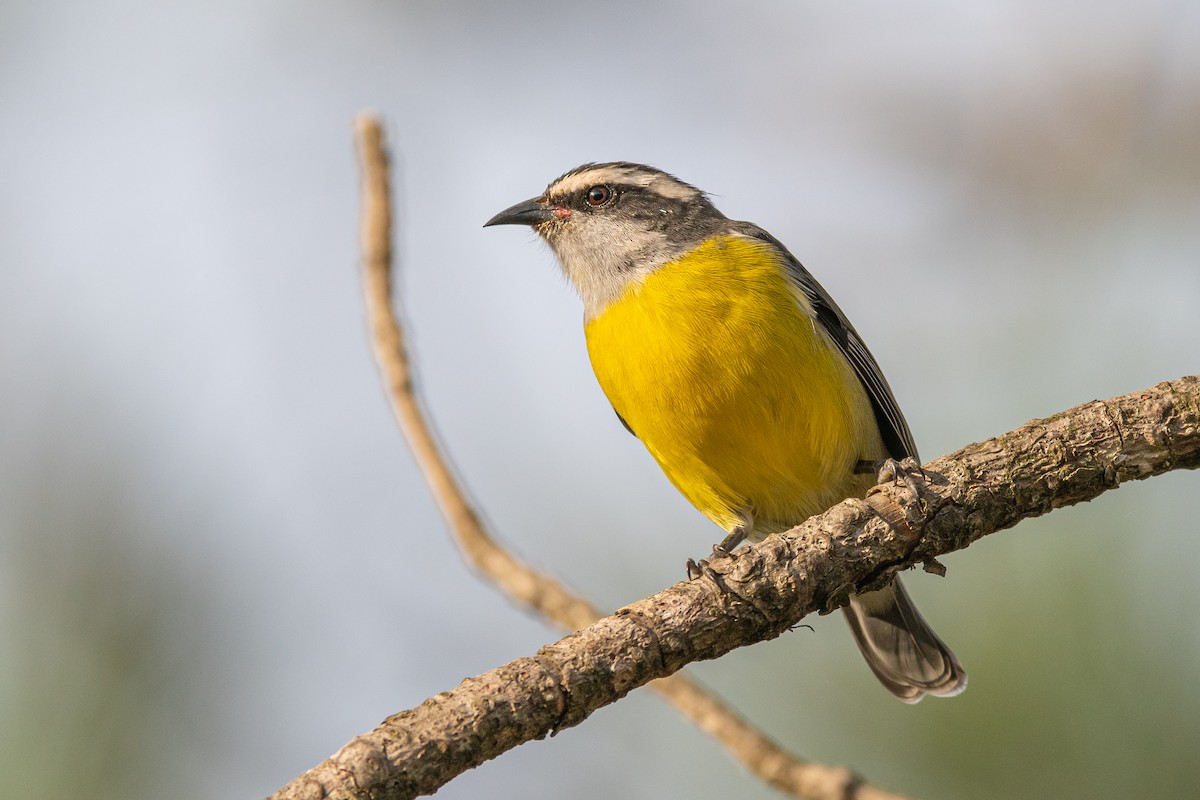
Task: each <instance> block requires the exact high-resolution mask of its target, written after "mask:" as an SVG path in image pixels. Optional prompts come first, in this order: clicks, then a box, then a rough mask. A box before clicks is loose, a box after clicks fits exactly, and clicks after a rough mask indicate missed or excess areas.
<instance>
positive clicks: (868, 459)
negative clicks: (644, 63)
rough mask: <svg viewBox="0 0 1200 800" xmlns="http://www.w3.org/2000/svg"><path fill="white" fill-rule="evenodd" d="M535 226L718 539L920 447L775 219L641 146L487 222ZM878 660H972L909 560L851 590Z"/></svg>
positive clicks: (633, 424)
mask: <svg viewBox="0 0 1200 800" xmlns="http://www.w3.org/2000/svg"><path fill="white" fill-rule="evenodd" d="M493 225H523V226H528V227H530V228H531V229H532V230H533V231H534V232H536V233H537V235H538V236H539V237H540V238H541V239H542V240H543V241H544V242H545V243H546V244H548V245H549V247H550V249H551V250H552V251H553V253H554V255H555V256H556V257H557V260H558V262H559V265H560V266H561V268H562V271H563V272H564V274H565V275H566V277H567V279H568V280H569V282H570V283H571V284H572V285H573V286H574V287H575V289H576V290H577V291H578V294H579V296H580V298H581V299H582V301H583V316H584V333H585V339H586V343H587V351H588V357H589V358H590V360H591V364H592V369H593V371H594V372H595V375H596V379H597V380H598V382H599V384H600V387H601V389H602V390H603V391H604V394H605V395H606V397H607V398H608V400H609V402H610V403H611V404H612V407H613V409H614V410H615V411H616V414H617V417H618V419H619V420H620V422H621V424H623V425H624V426H625V428H626V429H628V430H629V432H630V433H632V434H633V435H634V436H636V437H637V438H638V439H639V440H641V442H642V444H643V445H644V446H645V448H646V450H647V451H649V453H650V455H651V456H652V457H653V458H654V460H655V461H656V462H657V463H658V466H659V467H660V468H661V469H662V471H663V472H664V473H665V475H666V477H667V478H668V479H669V480H670V482H671V483H672V484H673V485H674V486H675V488H676V489H678V490H679V492H680V493H682V494H683V496H684V497H685V498H686V499H687V500H688V501H690V502H691V504H692V505H694V506H695V507H696V508H697V509H698V510H699V511H700V512H701V513H702V514H704V515H705V516H706V517H708V518H709V519H710V520H712V521H713V522H714V523H716V524H717V525H718V526H720V527H721V528H722V529H723V530H724V531H725V532H726V534H727V535H726V536H725V538H724V540H723V541H722V542H721V544H720V545H718V548H717V550H716V552H718V553H720V552H723V551H731V550H732V549H733V548H734V547H736V546H737V545H738V544H740V543H741V542H742V541H743V540H749V541H752V542H753V541H760V540H762V539H763V538H765V537H766V536H768V535H770V534H772V533H776V532H780V531H784V530H787V529H789V528H792V527H794V526H796V525H797V524H799V523H801V522H803V521H804V520H805V519H807V518H808V517H810V516H812V515H814V514H817V513H820V512H822V511H824V510H826V509H828V508H829V507H831V506H833V505H834V504H836V503H838V502H840V501H842V500H844V499H846V498H849V497H861V496H863V495H864V493H865V492H867V491H868V490H869V489H870V487H871V486H872V485H874V483H875V479H874V476H873V475H872V474H871V473H872V472H873V471H874V470H873V468H867V469H864V465H874V466H879V465H881V464H883V463H885V462H886V461H887V460H888V459H894V460H896V461H901V460H903V459H909V458H913V459H915V458H916V456H917V449H916V445H915V443H914V442H913V437H912V433H911V431H910V430H909V427H908V423H907V422H906V421H905V419H904V416H903V414H902V413H901V411H900V407H899V405H898V404H897V402H896V399H895V397H894V395H893V393H892V390H891V388H890V387H889V385H888V382H887V380H886V379H885V378H884V376H883V372H882V371H881V370H880V368H879V365H878V363H877V362H876V360H875V358H874V357H873V356H872V355H871V353H870V351H869V350H868V349H867V346H866V344H864V342H863V340H862V338H861V337H860V336H859V334H858V332H857V331H856V330H855V329H854V327H853V326H852V325H851V324H850V321H849V320H848V319H847V318H846V315H845V314H844V313H843V312H842V310H841V309H840V308H839V307H838V305H837V304H836V303H835V302H834V301H833V298H831V297H830V296H829V293H828V292H826V291H825V289H824V288H823V287H822V286H821V285H820V284H819V283H818V282H817V281H816V279H815V278H813V276H812V275H811V274H810V273H809V272H808V270H807V269H805V268H804V267H803V266H802V265H801V263H800V262H799V261H798V260H797V259H796V258H795V257H794V256H793V255H792V254H791V253H790V252H789V251H788V250H787V248H785V247H784V246H783V244H781V243H780V242H779V240H778V239H776V238H775V237H774V236H772V235H771V234H769V233H768V232H767V231H765V230H764V229H763V228H760V227H759V226H757V225H754V224H752V223H749V222H742V221H737V220H732V219H729V218H728V217H726V216H725V215H724V214H722V213H721V212H720V211H719V210H717V208H716V206H715V205H714V204H713V203H712V200H711V198H710V197H709V196H708V195H707V194H706V193H704V192H702V191H700V190H699V189H697V188H696V187H694V186H692V185H690V184H688V183H685V182H684V181H682V180H680V179H678V178H676V177H675V176H673V175H671V174H669V173H667V172H664V171H662V170H660V169H657V168H654V167H650V166H647V165H644V164H636V163H632V162H627V161H614V162H607V163H587V164H584V165H582V166H580V167H577V168H575V169H573V170H570V171H569V172H566V173H565V174H563V175H562V176H560V177H558V178H556V179H555V180H554V181H552V182H551V183H550V184H549V185H548V186H547V187H546V190H545V191H544V192H542V194H541V195H539V196H537V197H535V198H532V199H530V200H526V201H523V202H521V203H517V204H515V205H513V206H511V207H509V208H506V209H505V210H503V211H501V212H500V213H498V214H496V215H495V216H493V217H492V218H491V219H489V220H488V221H487V222H486V223H485V224H484V227H488V226H493ZM844 612H845V616H846V619H847V621H848V622H849V625H850V630H851V632H852V634H853V636H854V640H855V642H856V643H857V644H858V648H859V650H860V651H861V652H862V655H863V657H864V658H865V659H866V662H867V664H868V666H869V667H870V668H871V671H872V672H874V674H875V676H876V677H877V678H878V679H879V681H880V683H882V684H883V686H884V687H885V688H887V690H888V691H890V692H891V693H892V694H893V695H895V696H896V697H898V698H899V699H900V700H902V701H904V702H906V703H915V702H917V701H919V700H921V699H922V698H923V697H924V696H925V695H933V696H952V695H956V694H958V693H959V692H961V691H962V690H963V689H964V688H965V687H966V683H967V674H966V672H965V670H964V669H963V667H962V665H961V664H960V663H959V661H958V659H957V658H956V657H955V655H954V653H953V652H951V650H950V649H949V648H948V647H947V646H946V645H945V644H944V643H943V642H942V640H941V639H940V638H938V636H937V634H936V633H934V631H933V629H932V628H930V626H929V625H928V623H926V622H925V620H924V618H923V617H922V616H921V614H920V613H919V612H918V611H917V609H916V606H915V605H914V604H913V601H912V599H911V598H910V597H909V595H908V592H907V591H906V590H905V588H904V586H903V584H902V583H901V582H900V579H899V578H898V577H897V578H895V579H893V580H892V581H891V583H889V584H888V585H886V586H884V587H883V588H881V589H877V590H874V591H869V592H863V593H859V594H856V595H853V596H852V597H851V598H850V600H849V603H848V605H847V606H845V607H844Z"/></svg>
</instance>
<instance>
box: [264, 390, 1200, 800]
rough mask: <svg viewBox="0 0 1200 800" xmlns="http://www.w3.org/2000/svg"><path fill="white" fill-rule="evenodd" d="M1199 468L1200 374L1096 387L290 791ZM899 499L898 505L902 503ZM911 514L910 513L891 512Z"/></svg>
mask: <svg viewBox="0 0 1200 800" xmlns="http://www.w3.org/2000/svg"><path fill="white" fill-rule="evenodd" d="M1197 466H1200V378H1197V377H1194V376H1192V377H1185V378H1182V379H1180V380H1177V381H1173V382H1170V383H1162V384H1159V385H1157V386H1155V387H1152V388H1149V389H1146V390H1144V391H1142V392H1136V393H1134V394H1129V395H1125V396H1122V397H1117V398H1113V399H1112V400H1108V401H1104V402H1100V401H1094V402H1091V403H1086V404H1084V405H1081V406H1078V407H1076V408H1073V409H1070V410H1069V411H1065V412H1062V413H1060V414H1057V415H1055V416H1053V417H1050V418H1048V419H1045V420H1036V421H1033V422H1030V423H1027V424H1026V425H1024V426H1022V427H1020V428H1018V429H1017V430H1015V431H1012V432H1010V433H1008V434H1005V435H1003V436H1000V437H997V438H995V439H990V440H988V441H986V442H982V443H978V444H973V445H970V446H968V447H965V448H963V449H962V450H959V451H958V452H957V453H953V454H951V455H948V456H944V457H943V458H939V459H937V460H935V461H933V462H930V463H929V464H927V465H925V467H924V469H925V472H926V475H927V480H926V481H925V482H924V483H923V484H920V485H919V486H918V495H914V494H913V492H912V490H910V489H909V488H907V487H905V486H903V485H900V484H896V485H887V486H883V487H879V491H878V492H877V493H875V494H874V495H873V496H872V497H871V498H869V499H868V500H867V501H863V500H847V501H845V502H843V503H841V504H839V505H837V506H835V507H834V508H832V509H830V510H829V511H827V512H825V513H824V514H821V515H819V516H816V517H813V518H811V519H809V520H807V521H806V522H804V523H803V524H802V525H799V526H797V527H796V528H793V529H792V530H790V531H787V532H786V533H783V534H780V535H776V536H771V537H769V538H768V539H767V540H766V541H764V542H762V543H760V544H757V545H754V546H752V547H749V548H747V549H745V550H744V551H740V552H739V553H738V555H737V556H736V557H729V558H723V559H719V560H717V561H714V562H713V564H712V565H711V568H710V570H709V571H708V572H707V573H706V575H705V576H704V577H703V578H702V579H699V580H694V581H685V582H682V583H679V584H676V585H675V586H672V587H670V588H669V589H666V590H664V591H662V592H659V593H658V594H656V595H653V596H652V597H649V598H646V599H644V600H641V601H639V602H637V603H634V604H632V605H630V606H627V607H625V608H623V609H620V610H619V611H618V612H617V613H616V614H614V615H612V616H609V617H606V618H604V619H601V620H599V621H598V622H596V623H594V624H592V625H590V626H589V627H587V628H584V629H583V630H580V631H578V632H576V633H573V634H571V635H569V636H567V637H565V638H563V639H561V640H560V641H558V642H556V643H554V644H552V645H548V646H546V647H543V648H542V649H541V650H540V651H538V653H537V654H536V655H534V656H531V657H528V658H522V659H518V660H516V661H513V662H511V663H509V664H507V665H505V666H503V667H500V668H498V669H496V670H493V671H491V672H488V673H485V674H483V675H480V676H478V677H475V678H470V679H467V680H465V681H463V682H462V683H461V684H460V685H459V686H458V687H456V688H455V689H454V690H452V691H449V692H444V693H442V694H439V695H437V696H436V697H433V698H430V699H429V700H427V701H425V702H424V703H422V704H421V705H420V706H418V707H417V708H415V709H412V710H409V711H405V712H402V713H400V714H397V715H395V716H393V717H391V718H389V719H388V720H386V721H385V722H384V723H383V724H382V725H380V726H379V727H378V728H376V729H375V730H374V731H372V732H371V733H368V734H365V735H363V736H360V737H358V738H356V739H354V740H353V741H352V742H350V743H349V744H347V745H346V746H345V747H343V748H342V749H341V750H340V751H339V752H338V753H336V754H335V755H334V756H332V757H331V758H330V759H329V760H327V761H325V762H323V763H322V764H320V765H318V766H317V767H315V768H313V769H311V770H309V771H308V772H306V773H305V774H304V775H301V776H300V777H299V778H297V779H296V780H295V781H294V782H293V783H291V784H290V785H289V786H287V787H285V788H284V789H282V790H280V792H279V793H277V794H276V795H275V797H277V798H323V797H347V798H348V797H362V796H369V797H375V798H407V797H414V796H417V795H420V794H426V793H430V792H433V791H435V790H436V789H437V788H438V787H440V786H441V785H443V784H444V783H446V782H447V781H448V780H450V779H451V778H453V777H454V776H455V775H457V774H459V773H461V772H463V771H464V770H466V769H469V768H471V767H474V766H477V765H478V764H481V763H483V762H484V761H486V760H488V759H490V758H494V757H496V756H497V755H499V754H501V753H503V752H504V751H506V750H508V749H510V748H512V747H515V746H516V745H518V744H521V743H523V742H526V741H529V740H531V739H538V738H542V737H544V736H546V735H547V734H550V733H553V732H554V731H556V730H558V729H560V728H563V727H567V726H571V725H575V724H578V723H579V722H581V721H582V720H584V719H586V718H587V716H588V715H589V714H591V712H592V711H594V710H596V709H597V708H600V707H602V706H604V705H607V704H608V703H611V702H614V701H615V700H617V699H619V698H620V697H622V696H624V695H625V694H627V693H628V692H629V691H631V690H632V689H634V688H637V687H638V686H642V685H645V684H647V683H648V682H650V681H652V680H655V679H657V678H661V677H664V676H667V675H671V674H672V673H674V672H675V671H677V670H678V669H680V668H681V667H683V666H684V665H685V664H687V663H689V662H691V661H697V660H701V659H709V658H717V657H719V656H721V655H723V654H725V653H727V652H728V651H729V650H731V649H733V648H735V647H742V646H744V645H747V644H751V643H753V642H757V641H762V640H765V639H770V638H773V637H775V636H778V635H779V634H781V633H782V632H784V631H785V630H787V629H788V628H789V627H791V626H793V625H795V624H796V623H797V622H799V621H800V620H801V619H802V618H803V617H804V616H805V615H807V614H809V613H812V612H814V611H815V612H818V613H825V612H828V611H831V610H833V609H835V608H837V607H839V606H841V605H843V604H845V602H846V600H847V598H848V597H849V595H850V594H851V593H853V592H856V591H860V590H864V589H869V588H873V587H876V586H879V585H882V584H883V583H884V582H886V581H887V580H889V579H890V577H891V576H892V575H893V574H894V573H895V572H897V571H898V570H901V569H905V568H908V567H910V566H913V565H915V564H919V563H933V560H934V559H935V558H936V557H937V556H939V555H942V554H944V553H948V552H952V551H954V550H959V549H962V548H965V547H967V546H968V545H970V544H971V543H972V542H974V541H975V540H977V539H979V538H980V537H982V536H985V535H987V534H989V533H994V532H996V531H998V530H1003V529H1005V528H1008V527H1011V526H1013V525H1015V524H1016V523H1017V522H1019V521H1020V520H1021V519H1024V518H1026V517H1032V516H1038V515H1041V514H1044V513H1047V512H1048V511H1050V510H1052V509H1054V508H1058V507H1061V506H1065V505H1071V504H1074V503H1078V502H1083V501H1086V500H1090V499H1092V498H1093V497H1096V496H1097V495H1099V494H1101V493H1102V492H1104V491H1107V490H1109V489H1113V488H1116V487H1117V486H1119V485H1120V484H1121V483H1122V482H1125V481H1129V480H1140V479H1144V478H1148V477H1150V476H1152V475H1157V474H1161V473H1163V472H1166V471H1168V470H1172V469H1194V468H1196V467H1197ZM892 504H895V508H892V507H891V505H892ZM876 509H881V510H885V511H886V513H887V516H889V517H891V516H892V515H893V514H895V513H897V512H898V513H900V514H902V515H903V519H904V521H905V522H906V523H907V525H890V524H888V523H887V522H885V521H884V518H883V515H882V514H881V513H880V511H879V510H876Z"/></svg>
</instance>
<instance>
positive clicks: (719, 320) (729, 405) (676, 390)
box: [586, 237, 884, 536]
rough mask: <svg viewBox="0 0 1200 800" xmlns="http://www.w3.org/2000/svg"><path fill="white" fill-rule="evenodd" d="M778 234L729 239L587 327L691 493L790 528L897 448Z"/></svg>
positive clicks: (601, 371)
mask: <svg viewBox="0 0 1200 800" xmlns="http://www.w3.org/2000/svg"><path fill="white" fill-rule="evenodd" d="M802 302H805V301H802V299H801V298H800V296H799V295H798V294H797V291H796V290H795V288H794V287H793V286H792V284H791V283H790V282H789V281H788V280H787V278H786V277H785V273H784V272H783V267H782V265H781V261H780V257H779V255H778V253H777V252H776V251H775V250H774V248H772V247H771V246H770V245H769V244H767V243H765V242H758V241H754V240H749V239H743V238H741V237H719V238H717V239H714V240H711V241H709V242H706V243H705V244H703V245H701V246H700V247H698V248H697V249H696V250H693V251H692V252H691V253H689V254H687V255H686V256H684V257H682V258H680V259H678V260H676V261H673V262H670V263H668V264H665V265H664V266H662V267H661V268H659V269H657V270H655V271H654V272H653V273H651V274H650V275H649V276H647V277H646V278H645V280H644V281H641V282H640V283H637V284H634V285H631V286H630V287H629V288H628V289H627V290H626V291H625V293H624V294H623V295H622V296H621V297H620V299H618V300H617V301H615V302H613V303H611V304H610V305H609V306H608V307H607V308H605V310H604V311H603V313H601V314H600V315H599V316H597V317H595V318H593V319H592V320H590V321H589V322H588V323H587V325H586V335H587V345H588V353H589V354H590V356H591V361H592V368H593V369H594V370H595V372H596V377H597V379H598V380H599V381H600V386H601V387H602V388H603V389H604V393H605V394H606V395H607V396H608V399H609V401H610V402H611V403H612V405H613V407H614V408H615V409H616V411H617V413H619V414H620V415H621V416H622V417H623V418H624V419H625V421H626V422H627V423H629V426H630V427H631V428H633V431H634V433H635V434H637V436H638V438H639V439H641V440H642V442H643V443H644V444H645V445H646V448H647V449H648V450H649V451H650V453H651V455H653V456H654V458H655V460H656V461H658V463H659V466H661V467H662V469H663V471H664V472H665V473H666V474H667V477H668V478H670V480H671V482H672V483H674V484H675V486H676V487H677V488H678V489H679V491H680V492H682V493H683V495H684V496H685V497H686V498H687V499H688V500H689V501H691V502H692V504H693V505H695V506H696V507H697V508H698V509H700V511H701V512H703V513H704V514H705V515H706V516H708V517H709V518H710V519H712V520H713V521H714V522H716V523H717V524H718V525H721V526H722V527H723V528H725V529H726V530H731V529H732V528H733V527H736V526H738V525H740V524H743V522H745V521H746V520H747V519H748V518H749V519H752V520H753V532H754V534H756V535H757V536H762V535H765V534H767V533H770V532H772V531H775V530H782V529H785V528H787V527H790V526H792V525H794V524H796V523H798V522H800V521H802V520H804V519H805V518H807V517H808V516H810V515H812V514H814V513H817V512H819V511H822V510H824V509H825V508H827V507H829V506H830V505H832V504H833V503H835V502H837V501H838V500H841V499H844V498H846V497H849V496H850V495H852V494H856V493H861V492H862V491H863V490H864V489H865V487H866V486H869V485H870V483H871V481H870V480H865V479H864V478H863V476H856V475H854V472H853V469H854V464H855V462H856V461H858V460H859V459H864V458H866V459H874V458H879V457H882V455H883V454H884V447H883V444H882V442H881V440H880V436H879V431H878V428H877V426H876V423H875V419H874V415H873V413H872V410H871V405H870V401H869V400H868V399H867V396H866V393H865V392H864V390H863V388H862V385H861V384H860V383H859V381H858V379H857V377H856V376H855V375H854V373H853V370H852V368H851V367H850V365H849V363H848V362H847V361H846V360H845V358H844V357H842V356H841V354H840V353H838V352H837V350H836V349H835V347H834V346H833V344H832V342H831V341H830V340H829V339H828V337H827V336H825V335H824V334H823V333H822V332H821V331H820V329H819V326H818V324H817V323H816V321H815V320H814V319H813V318H812V317H811V316H810V315H809V314H807V313H805V310H804V307H803V306H802Z"/></svg>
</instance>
